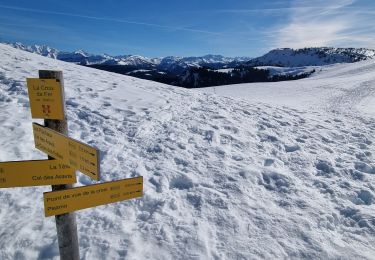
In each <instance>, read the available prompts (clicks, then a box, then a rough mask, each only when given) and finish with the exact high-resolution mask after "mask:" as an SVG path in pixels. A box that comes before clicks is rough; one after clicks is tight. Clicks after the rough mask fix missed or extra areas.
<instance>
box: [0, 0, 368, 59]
mask: <svg viewBox="0 0 375 260" xmlns="http://www.w3.org/2000/svg"><path fill="white" fill-rule="evenodd" d="M47 3H48V4H47ZM0 41H8V42H16V41H17V42H22V43H25V44H46V45H49V46H51V47H54V48H57V49H59V50H65V51H73V50H78V49H83V50H85V51H87V52H90V53H96V54H102V53H107V54H111V55H124V54H137V55H144V56H149V57H164V56H170V55H173V56H202V55H206V54H221V55H224V56H231V57H235V56H237V57H238V56H247V57H256V56H260V55H262V54H265V53H266V52H267V51H269V50H271V49H274V48H286V47H289V48H303V47H321V46H332V47H365V48H375V1H374V0H314V1H311V0H262V1H251V0H236V1H233V0H189V1H182V0H158V1H151V0H148V1H130V0H122V1H120V0H91V1H81V0H75V1H70V0H64V1H61V0H48V1H40V0H35V1H33V0H1V2H0Z"/></svg>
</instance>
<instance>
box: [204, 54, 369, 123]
mask: <svg viewBox="0 0 375 260" xmlns="http://www.w3.org/2000/svg"><path fill="white" fill-rule="evenodd" d="M314 69H315V71H316V73H314V74H313V75H312V76H311V77H310V78H306V79H302V80H298V81H283V82H276V83H252V84H238V85H228V86H220V87H215V88H206V89H204V90H203V91H204V92H206V93H217V94H220V95H224V96H231V97H238V98H244V99H246V100H248V101H250V102H265V103H268V104H273V105H277V106H288V107H293V108H297V109H305V110H307V109H314V110H316V109H319V110H324V111H328V112H335V111H336V112H337V113H340V114H347V113H357V114H363V113H366V114H368V115H370V116H375V60H374V59H372V60H368V61H361V62H357V63H352V64H337V65H331V66H321V67H315V68H314Z"/></svg>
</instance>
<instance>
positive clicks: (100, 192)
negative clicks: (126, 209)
mask: <svg viewBox="0 0 375 260" xmlns="http://www.w3.org/2000/svg"><path fill="white" fill-rule="evenodd" d="M142 193H143V177H136V178H131V179H124V180H119V181H112V182H106V183H101V184H95V185H89V186H83V187H77V188H73V189H67V190H61V191H52V192H45V193H44V194H43V195H44V212H45V215H46V217H49V216H54V215H61V214H64V213H68V212H73V211H76V210H80V209H86V208H91V207H96V206H100V205H104V204H109V203H114V202H118V201H122V200H128V199H132V198H137V197H142Z"/></svg>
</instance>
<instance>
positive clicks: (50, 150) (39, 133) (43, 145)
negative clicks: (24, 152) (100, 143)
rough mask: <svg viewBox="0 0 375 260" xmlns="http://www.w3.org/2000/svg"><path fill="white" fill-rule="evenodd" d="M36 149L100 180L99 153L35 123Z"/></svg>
mask: <svg viewBox="0 0 375 260" xmlns="http://www.w3.org/2000/svg"><path fill="white" fill-rule="evenodd" d="M33 131H34V141H35V147H36V148H37V149H39V150H41V151H42V152H45V153H46V154H48V155H49V156H52V157H53V158H56V159H59V160H62V161H64V162H66V163H68V164H69V165H71V166H72V167H73V168H74V169H76V170H78V171H80V172H82V173H84V174H86V175H88V176H89V177H91V178H92V179H94V180H97V181H98V180H100V170H99V169H100V167H99V151H98V150H97V149H95V148H93V147H91V146H89V145H87V144H84V143H81V142H79V141H76V140H74V139H72V138H69V137H67V136H65V135H63V134H60V133H58V132H56V131H53V130H51V129H49V128H47V127H45V126H42V125H39V124H37V123H33Z"/></svg>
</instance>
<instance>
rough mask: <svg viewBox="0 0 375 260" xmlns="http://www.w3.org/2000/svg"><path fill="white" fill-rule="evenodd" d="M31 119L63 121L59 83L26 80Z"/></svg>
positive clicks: (43, 80)
mask: <svg viewBox="0 0 375 260" xmlns="http://www.w3.org/2000/svg"><path fill="white" fill-rule="evenodd" d="M27 88H28V91H29V99H30V108H31V116H32V118H45V119H60V120H61V119H64V103H63V94H62V89H61V85H60V82H58V81H57V80H56V79H27Z"/></svg>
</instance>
